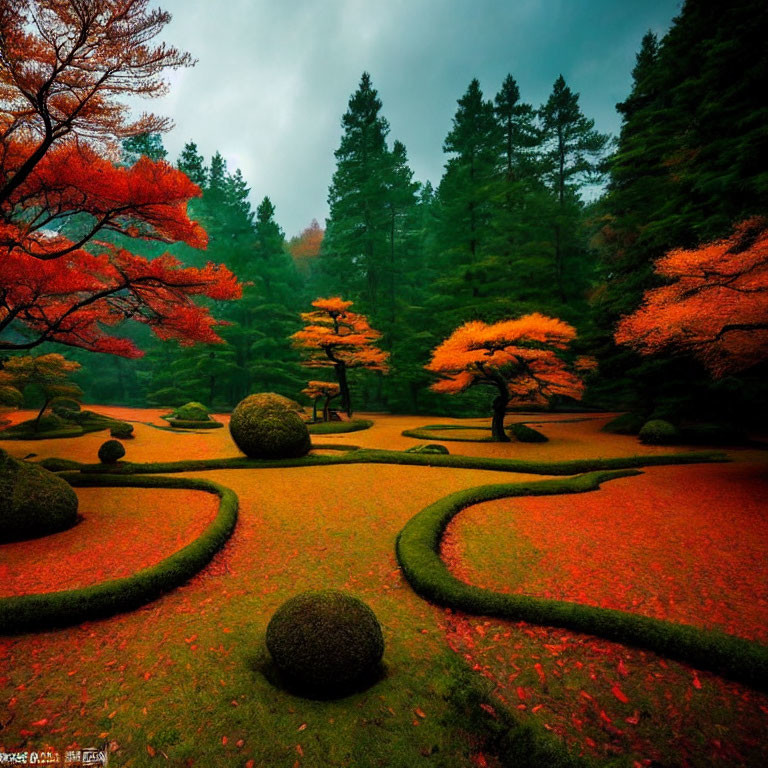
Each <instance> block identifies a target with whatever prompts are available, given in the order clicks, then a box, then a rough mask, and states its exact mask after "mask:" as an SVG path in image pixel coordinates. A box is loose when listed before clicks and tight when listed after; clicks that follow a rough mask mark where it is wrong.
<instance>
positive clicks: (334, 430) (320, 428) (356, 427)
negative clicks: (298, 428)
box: [307, 419, 373, 435]
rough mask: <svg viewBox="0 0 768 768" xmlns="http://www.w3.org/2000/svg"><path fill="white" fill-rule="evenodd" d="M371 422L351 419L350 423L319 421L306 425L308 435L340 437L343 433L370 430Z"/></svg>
mask: <svg viewBox="0 0 768 768" xmlns="http://www.w3.org/2000/svg"><path fill="white" fill-rule="evenodd" d="M372 426H373V422H372V421H371V420H370V419H352V420H351V421H319V422H317V424H307V429H308V430H309V434H310V435H340V434H342V433H344V432H360V431H361V430H363V429H370V428H371V427H372Z"/></svg>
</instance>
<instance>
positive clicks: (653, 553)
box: [443, 463, 768, 643]
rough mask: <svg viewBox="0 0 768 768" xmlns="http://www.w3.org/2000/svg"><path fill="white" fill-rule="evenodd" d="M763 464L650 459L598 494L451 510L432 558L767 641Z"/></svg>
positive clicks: (518, 584)
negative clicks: (439, 553)
mask: <svg viewBox="0 0 768 768" xmlns="http://www.w3.org/2000/svg"><path fill="white" fill-rule="evenodd" d="M766 498H768V473H766V468H765V465H764V464H756V463H738V464H714V465H709V466H700V467H685V466H676V467H674V466H671V467H652V468H647V469H645V470H644V475H643V476H641V477H631V478H623V479H620V480H614V481H611V482H610V483H606V484H605V485H604V486H603V488H602V489H601V490H600V491H599V492H597V493H590V494H583V495H570V496H551V497H528V498H519V499H504V500H500V501H493V502H487V503H485V504H478V505H476V506H474V507H471V508H470V509H467V510H464V511H463V512H462V513H461V514H460V515H457V516H456V517H455V518H454V520H453V521H452V523H451V525H450V526H449V528H448V530H447V531H446V537H445V539H444V544H443V556H444V559H445V561H446V562H447V563H448V564H449V566H450V568H451V569H452V571H453V572H454V574H455V575H456V576H457V577H459V578H461V579H462V580H464V581H467V582H469V583H471V584H476V585H478V586H483V587H487V588H489V589H493V590H496V591H503V592H507V591H508V592H515V593H525V594H530V595H535V596H538V597H546V598H552V599H555V600H571V601H574V602H579V603H586V604H588V605H597V606H600V607H603V608H617V609H620V610H625V611H632V612H634V613H641V614H644V615H647V616H652V617H654V618H658V619H668V620H671V621H676V622H679V623H683V624H694V625H697V626H702V627H705V628H719V629H722V630H724V631H726V632H729V633H731V634H738V635H742V636H744V637H747V638H748V639H752V640H757V641H759V642H763V643H768V559H766V555H765V553H766V551H768V514H767V511H768V510H767V509H766Z"/></svg>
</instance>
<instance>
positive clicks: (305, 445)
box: [229, 394, 312, 459]
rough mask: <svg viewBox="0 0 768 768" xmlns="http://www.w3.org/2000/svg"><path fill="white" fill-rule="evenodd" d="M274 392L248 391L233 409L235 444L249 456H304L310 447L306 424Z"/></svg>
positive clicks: (232, 433) (257, 457) (254, 457)
mask: <svg viewBox="0 0 768 768" xmlns="http://www.w3.org/2000/svg"><path fill="white" fill-rule="evenodd" d="M290 403H292V401H291V400H288V398H287V397H282V396H281V395H275V394H258V395H249V396H248V397H246V398H245V400H242V401H241V402H240V403H239V404H238V406H237V407H236V408H235V410H234V411H233V412H232V418H231V419H230V422H229V431H230V434H231V435H232V439H233V440H234V441H235V443H236V444H237V447H238V448H239V449H240V450H241V451H242V452H243V453H244V454H245V455H246V456H249V457H251V458H252V459H290V458H296V457H298V456H305V455H306V454H307V453H309V449H310V448H311V447H312V444H311V442H310V438H309V431H308V430H307V425H306V424H305V423H304V422H303V421H302V420H301V419H300V418H299V415H298V414H297V413H296V412H295V410H293V409H291V408H290V406H289V405H288V404H290Z"/></svg>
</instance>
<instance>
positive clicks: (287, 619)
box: [267, 589, 384, 698]
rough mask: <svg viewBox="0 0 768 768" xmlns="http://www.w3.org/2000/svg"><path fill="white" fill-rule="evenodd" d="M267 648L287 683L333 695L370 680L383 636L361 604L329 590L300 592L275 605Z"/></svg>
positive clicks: (377, 666) (378, 660) (324, 695)
mask: <svg viewBox="0 0 768 768" xmlns="http://www.w3.org/2000/svg"><path fill="white" fill-rule="evenodd" d="M267 648H268V649H269V652H270V653H271V654H272V659H273V660H274V662H275V666H276V667H277V669H278V670H279V671H280V674H281V675H282V677H283V678H284V680H285V682H286V684H287V685H289V687H293V688H295V689H297V691H300V692H304V693H307V694H309V695H313V696H319V697H322V698H335V697H338V696H343V695H344V694H346V693H349V692H351V691H353V690H358V689H360V688H362V687H364V686H365V685H366V684H368V683H370V682H372V681H373V679H374V678H375V677H376V675H377V673H378V672H379V670H380V664H381V658H382V655H383V653H384V638H383V636H382V634H381V626H380V625H379V622H378V620H377V618H376V616H375V614H374V613H373V611H372V610H371V609H370V608H369V607H368V606H367V605H366V604H365V603H363V602H362V601H361V600H358V599H357V598H356V597H353V596H352V595H350V594H348V593H346V592H339V591H337V590H330V589H329V590H320V591H312V592H304V593H302V594H300V595H296V597H293V598H291V599H290V600H288V601H287V602H286V603H284V604H283V605H282V606H281V607H280V608H278V609H277V611H276V612H275V614H274V616H273V617H272V619H271V620H270V622H269V625H268V627H267Z"/></svg>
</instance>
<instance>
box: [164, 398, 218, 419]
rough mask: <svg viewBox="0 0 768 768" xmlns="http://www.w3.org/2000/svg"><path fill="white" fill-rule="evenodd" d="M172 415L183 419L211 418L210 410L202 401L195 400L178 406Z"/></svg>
mask: <svg viewBox="0 0 768 768" xmlns="http://www.w3.org/2000/svg"><path fill="white" fill-rule="evenodd" d="M172 416H173V418H174V419H181V421H208V420H209V419H210V418H211V417H210V412H209V410H208V409H207V408H206V407H205V406H204V405H203V404H202V403H195V402H192V403H187V404H186V405H182V406H181V407H180V408H177V409H176V410H175V411H174V412H173V414H172Z"/></svg>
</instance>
